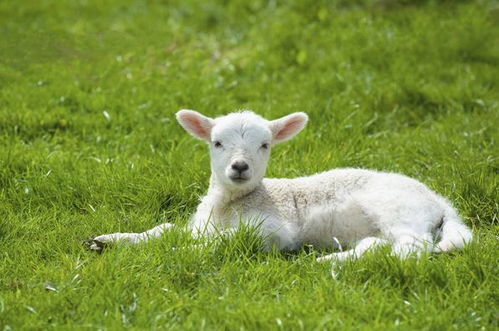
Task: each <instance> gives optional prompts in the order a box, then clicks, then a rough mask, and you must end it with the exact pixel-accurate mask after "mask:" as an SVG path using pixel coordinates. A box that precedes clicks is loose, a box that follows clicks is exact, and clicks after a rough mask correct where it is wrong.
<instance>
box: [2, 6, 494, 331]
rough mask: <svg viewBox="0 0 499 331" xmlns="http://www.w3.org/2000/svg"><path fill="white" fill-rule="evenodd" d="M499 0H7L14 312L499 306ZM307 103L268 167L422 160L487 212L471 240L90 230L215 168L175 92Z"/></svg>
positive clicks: (376, 325) (142, 215)
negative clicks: (433, 242)
mask: <svg viewBox="0 0 499 331" xmlns="http://www.w3.org/2000/svg"><path fill="white" fill-rule="evenodd" d="M497 22H499V7H498V5H497V2H495V1H436V0H435V1H409V0H406V1H402V0H401V1H394V0H392V1H390V0H385V1H382V0H370V1H369V0H366V1H362V0H356V1H346V0H338V1H312V0H310V1H242V0H241V1H216V2H201V1H194V0H192V1H150V2H146V1H117V0H116V1H115V0H105V1H90V0H89V1H83V0H82V1H48V0H40V1H36V2H35V1H12V0H8V1H2V2H0V146H1V147H0V330H2V329H3V330H21V329H35V330H45V329H56V330H59V329H63V330H70V329H71V330H73V329H77V330H78V329H80V330H83V329H107V330H118V329H122V328H127V329H134V330H140V329H162V328H172V329H195V330H202V329H208V330H210V329H211V330H213V329H227V330H236V329H245V330H253V329H261V330H266V329H286V330H289V329H303V330H322V329H336V328H338V329H339V328H346V329H363V330H372V329H379V330H388V329H399V330H408V329H414V330H448V329H456V330H475V329H480V328H482V329H488V330H493V329H497V328H498V323H499V294H498V288H499V281H498V277H499V262H498V261H499V244H498V243H499V241H498V238H499V237H498V236H499V226H498V213H499V207H498V202H499V199H498V195H499V193H498V191H499V181H498V179H499V175H498V174H499V148H498V146H497V141H498V139H499V129H498V128H499V89H498V88H499V86H498V82H499V24H498V23H497ZM182 108H190V109H196V110H199V111H201V112H204V113H206V114H208V115H212V116H216V115H221V114H224V113H227V112H230V111H233V110H236V109H253V110H255V111H256V112H258V113H260V114H262V115H264V116H266V117H268V118H277V117H279V116H282V115H285V114H287V113H289V112H293V111H306V112H307V113H308V114H309V116H310V121H309V125H308V127H307V128H306V129H305V131H304V132H302V133H301V134H299V135H298V136H297V137H296V138H295V139H294V140H292V141H290V142H288V143H286V144H283V145H280V146H278V147H276V148H275V149H274V150H273V152H272V153H273V155H272V158H271V162H270V165H269V169H268V173H267V175H268V176H269V177H292V176H298V175H305V174H312V173H315V172H318V171H323V170H327V169H330V168H335V167H347V166H348V167H365V168H373V169H380V170H381V169H382V170H387V171H395V172H401V173H404V174H407V175H409V176H412V177H414V178H417V179H419V180H420V181H422V182H424V183H426V184H427V185H428V186H429V187H431V188H432V189H434V190H436V191H437V192H439V193H441V194H443V195H445V196H447V197H448V198H449V199H450V200H451V201H453V202H454V204H455V206H456V207H457V208H458V209H459V212H460V214H461V215H462V217H463V219H464V220H465V222H466V223H467V224H468V225H470V226H471V227H472V228H473V229H474V232H475V238H476V240H475V241H474V242H473V243H472V244H471V245H469V246H468V247H467V248H466V249H464V250H463V251H461V252H455V253H451V254H441V255H433V256H425V257H423V258H421V259H420V260H419V261H417V260H414V259H409V260H406V261H399V260H397V259H395V258H393V257H391V256H389V255H388V254H387V250H386V249H384V250H381V251H377V252H373V253H371V254H368V255H367V256H366V257H364V258H362V259H361V260H359V261H356V262H348V263H345V264H343V265H341V267H340V268H339V270H338V277H337V279H333V277H332V276H331V267H330V265H328V264H318V263H316V262H315V258H316V257H317V256H320V255H321V254H324V253H325V252H320V251H317V250H314V249H313V248H310V247H307V248H304V249H303V250H301V251H299V252H296V253H293V254H288V253H286V254H283V253H279V252H271V253H268V254H267V253H263V252H262V251H260V250H259V240H258V238H257V237H256V236H255V235H253V234H252V231H251V229H247V230H245V231H241V232H240V233H238V235H237V236H236V238H234V239H232V240H224V241H221V242H218V243H215V244H210V245H208V246H207V247H205V248H199V249H196V248H192V247H191V248H186V249H183V250H173V248H174V247H176V246H186V245H187V246H188V247H189V245H190V244H191V243H192V239H190V238H189V236H188V235H187V234H186V233H184V232H182V231H181V230H176V231H173V232H171V233H169V234H167V235H165V236H164V237H162V238H160V239H158V240H155V241H152V242H150V243H147V244H144V245H141V246H137V247H126V246H118V247H112V248H110V249H108V250H107V251H105V252H104V253H103V254H101V255H99V254H95V253H93V252H89V251H87V250H86V248H85V247H84V246H83V245H82V241H83V240H85V239H87V238H88V237H91V236H95V235H99V234H103V233H108V232H117V231H122V232H137V231H143V230H146V229H149V228H151V227H153V226H155V225H158V224H160V223H162V222H166V221H169V222H173V223H176V224H185V223H186V222H187V220H188V216H189V213H190V212H191V211H192V210H193V208H194V207H195V206H196V204H197V202H198V199H199V197H200V196H201V195H203V194H204V192H205V190H206V188H207V185H208V178H209V174H210V170H209V160H208V155H207V152H206V148H205V146H204V145H203V143H202V142H200V141H196V140H194V139H193V138H191V137H190V136H188V134H186V133H185V132H184V131H183V130H182V129H181V128H180V126H179V125H178V124H177V123H176V121H175V119H174V116H173V114H174V113H175V112H176V111H177V110H178V109H182Z"/></svg>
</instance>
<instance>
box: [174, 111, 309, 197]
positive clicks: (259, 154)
mask: <svg viewBox="0 0 499 331" xmlns="http://www.w3.org/2000/svg"><path fill="white" fill-rule="evenodd" d="M177 120H178V122H179V123H180V125H182V127H183V128H184V129H185V130H186V131H187V132H189V133H190V134H191V135H193V136H194V137H196V138H199V139H202V140H204V141H206V142H208V144H209V148H210V156H211V171H212V175H214V176H215V178H216V180H217V182H218V183H220V184H221V185H223V186H224V187H227V188H230V189H231V190H238V189H241V190H248V189H251V188H253V187H255V186H257V185H258V184H259V183H260V181H261V180H262V179H263V177H264V175H265V170H266V169H267V163H268V160H269V155H270V149H271V147H272V146H273V145H275V144H277V143H280V142H283V141H286V140H289V139H291V138H292V137H293V136H295V135H296V134H297V133H298V132H300V131H301V130H302V129H303V127H304V126H305V124H306V123H307V120H308V116H307V115H306V114H305V113H293V114H290V115H287V116H285V117H282V118H280V119H277V120H273V121H268V120H266V119H264V118H263V117H261V116H259V115H257V114H255V113H253V112H251V111H242V112H236V113H231V114H228V115H226V116H222V117H217V118H215V119H212V118H209V117H206V116H204V115H202V114H200V113H198V112H195V111H193V110H181V111H179V112H178V113H177Z"/></svg>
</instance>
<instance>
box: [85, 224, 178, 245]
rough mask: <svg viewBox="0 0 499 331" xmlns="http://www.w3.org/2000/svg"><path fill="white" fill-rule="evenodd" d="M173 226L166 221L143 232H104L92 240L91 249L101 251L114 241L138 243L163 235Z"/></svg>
mask: <svg viewBox="0 0 499 331" xmlns="http://www.w3.org/2000/svg"><path fill="white" fill-rule="evenodd" d="M171 227H173V224H170V223H164V224H161V225H158V226H155V227H154V228H152V229H150V230H147V231H145V232H141V233H119V232H118V233H110V234H103V235H100V236H98V237H95V238H93V239H92V240H91V244H90V249H91V250H95V251H101V250H102V249H103V248H104V246H105V245H106V244H110V243H114V242H118V241H119V242H125V243H128V244H137V243H139V242H143V241H147V240H149V239H151V238H156V237H159V236H161V234H163V232H165V231H166V230H168V229H170V228H171Z"/></svg>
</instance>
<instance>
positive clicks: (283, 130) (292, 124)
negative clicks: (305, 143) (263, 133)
mask: <svg viewBox="0 0 499 331" xmlns="http://www.w3.org/2000/svg"><path fill="white" fill-rule="evenodd" d="M307 121H308V116H307V114H305V113H293V114H289V115H287V116H284V117H281V118H279V119H277V120H273V121H270V130H271V131H272V136H273V143H274V144H278V143H280V142H283V141H286V140H289V139H291V138H293V137H294V136H295V135H296V134H297V133H298V132H300V131H301V130H302V129H303V128H304V127H305V124H307Z"/></svg>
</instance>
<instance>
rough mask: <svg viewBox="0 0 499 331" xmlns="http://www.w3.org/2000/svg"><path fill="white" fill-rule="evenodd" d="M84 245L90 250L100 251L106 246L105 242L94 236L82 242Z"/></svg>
mask: <svg viewBox="0 0 499 331" xmlns="http://www.w3.org/2000/svg"><path fill="white" fill-rule="evenodd" d="M83 244H84V245H85V246H87V248H88V249H89V250H91V251H94V252H97V253H99V254H100V253H102V250H103V249H104V248H105V247H106V243H104V242H102V241H99V240H96V239H95V238H89V239H87V240H85V241H84V242H83Z"/></svg>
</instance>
